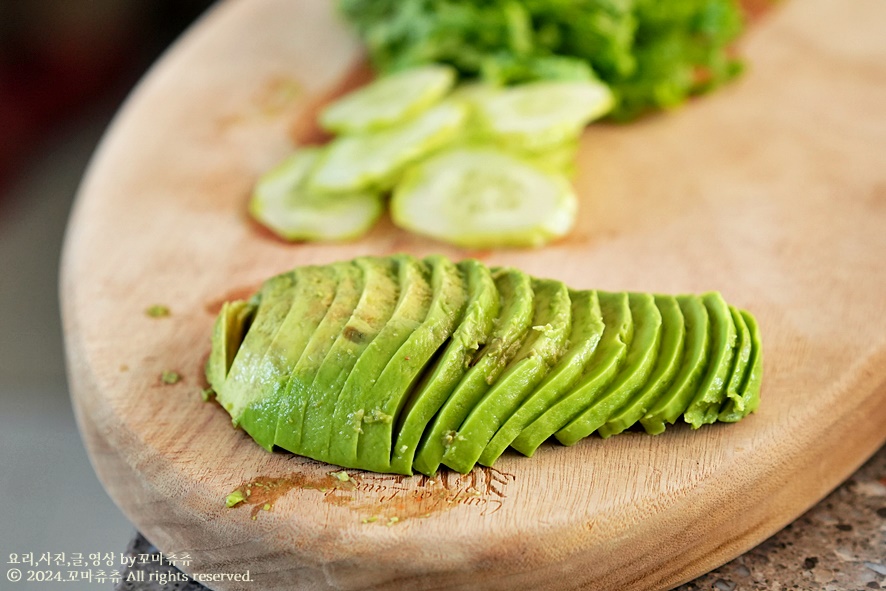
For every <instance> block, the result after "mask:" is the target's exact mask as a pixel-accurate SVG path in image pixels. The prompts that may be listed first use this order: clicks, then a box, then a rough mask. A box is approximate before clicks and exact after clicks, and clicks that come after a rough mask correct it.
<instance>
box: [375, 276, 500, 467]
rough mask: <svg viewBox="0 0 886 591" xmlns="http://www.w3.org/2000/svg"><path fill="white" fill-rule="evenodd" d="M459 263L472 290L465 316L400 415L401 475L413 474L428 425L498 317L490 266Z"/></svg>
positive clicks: (396, 457)
mask: <svg viewBox="0 0 886 591" xmlns="http://www.w3.org/2000/svg"><path fill="white" fill-rule="evenodd" d="M457 266H458V268H459V270H461V272H462V275H463V276H464V277H465V281H466V283H467V290H468V302H467V305H466V306H465V314H464V318H462V321H461V323H459V325H458V327H457V328H456V330H455V332H454V333H453V335H452V338H451V339H449V344H448V345H447V346H446V349H445V351H444V352H443V354H442V355H441V356H440V357H439V359H437V361H436V362H435V363H434V364H433V366H432V367H431V368H429V369H428V370H426V371H425V373H424V375H423V376H422V378H421V381H420V382H419V384H418V385H417V386H416V387H415V389H414V390H413V393H412V395H411V396H410V397H409V400H407V401H406V404H405V406H404V407H403V411H402V412H401V413H400V416H399V417H398V420H397V423H398V427H397V437H396V439H395V443H394V447H393V449H392V454H391V471H392V472H396V473H398V474H407V475H411V474H412V462H413V459H414V458H415V452H416V449H417V447H418V443H419V440H420V439H421V436H422V433H423V432H424V430H425V427H427V425H428V422H430V420H431V419H432V418H433V417H434V415H435V414H436V413H437V411H438V410H440V407H441V406H443V403H444V402H446V399H447V398H448V397H449V395H450V393H451V392H452V390H453V389H454V388H455V386H456V385H457V384H458V382H459V381H460V380H461V378H462V376H464V374H465V372H467V371H468V369H469V366H470V362H471V360H472V359H473V357H474V354H475V353H476V351H477V350H478V349H479V348H480V345H481V344H483V343H486V342H487V341H488V339H489V334H490V333H491V332H492V323H493V321H494V320H495V318H496V317H497V316H498V312H499V298H498V289H496V287H495V281H494V280H493V279H492V274H491V273H490V272H489V269H488V268H487V267H486V265H484V264H482V263H480V262H478V261H476V260H473V259H467V260H464V261H461V262H460V263H458V265H457Z"/></svg>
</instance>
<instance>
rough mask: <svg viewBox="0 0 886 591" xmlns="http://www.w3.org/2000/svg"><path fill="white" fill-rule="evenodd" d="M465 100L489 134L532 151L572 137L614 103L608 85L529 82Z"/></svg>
mask: <svg viewBox="0 0 886 591" xmlns="http://www.w3.org/2000/svg"><path fill="white" fill-rule="evenodd" d="M466 100H467V101H469V102H471V103H472V104H473V106H474V108H475V109H476V111H477V114H478V117H479V119H480V121H481V122H482V125H483V127H484V128H485V129H486V130H487V131H488V132H489V133H491V134H492V135H495V136H498V137H500V138H502V139H504V140H506V141H508V142H509V143H511V144H513V145H519V146H522V147H524V148H525V149H531V150H538V149H541V148H544V147H548V146H553V145H557V144H561V143H564V142H565V141H567V140H569V139H572V138H575V137H577V136H578V135H580V134H581V131H582V129H584V127H585V125H587V124H588V123H590V122H591V121H593V120H594V119H597V118H599V117H602V116H603V115H605V114H606V113H608V112H609V110H610V109H612V106H613V105H614V104H615V101H614V99H613V96H612V92H611V91H610V90H609V87H608V86H606V85H605V84H602V83H600V82H592V81H586V82H553V81H541V82H530V83H528V84H521V85H519V86H513V87H510V88H506V89H503V90H501V91H499V92H489V93H481V92H475V93H470V94H467V95H466Z"/></svg>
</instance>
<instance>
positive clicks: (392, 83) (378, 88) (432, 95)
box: [320, 65, 456, 133]
mask: <svg viewBox="0 0 886 591" xmlns="http://www.w3.org/2000/svg"><path fill="white" fill-rule="evenodd" d="M455 77H456V76H455V70H454V69H452V68H451V67H449V66H443V65H432V66H424V67H420V68H414V69H410V70H405V71H403V72H400V73H397V74H392V75H390V76H385V77H384V78H379V79H377V80H375V81H374V82H372V83H370V84H368V85H367V86H364V87H363V88H361V89H359V90H356V91H354V92H352V93H350V94H347V95H345V96H344V97H343V98H341V99H339V100H337V101H336V102H334V103H332V104H331V105H329V106H328V107H326V109H325V110H324V111H323V112H322V113H321V114H320V125H321V126H322V127H323V128H324V129H327V130H329V131H332V132H335V133H362V132H365V131H371V130H377V129H381V128H384V127H389V126H391V125H394V124H396V123H399V122H400V121H404V120H406V119H409V118H410V117H413V116H415V115H417V114H418V113H420V112H421V111H424V110H425V109H427V108H428V107H430V106H432V105H433V104H434V103H436V102H437V101H439V100H440V99H441V98H443V96H444V95H445V94H446V93H447V92H449V90H450V89H451V88H452V86H453V84H455Z"/></svg>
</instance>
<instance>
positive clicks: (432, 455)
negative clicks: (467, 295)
mask: <svg viewBox="0 0 886 591" xmlns="http://www.w3.org/2000/svg"><path fill="white" fill-rule="evenodd" d="M493 278H494V279H495V286H496V288H497V289H498V292H499V298H500V302H501V305H500V309H499V315H498V317H497V318H496V321H495V325H494V328H493V331H492V335H491V338H490V340H489V342H487V343H485V344H484V346H483V348H482V349H480V350H479V351H478V353H477V355H476V356H475V358H474V360H473V361H472V362H471V363H472V365H473V367H471V368H470V369H469V370H468V372H467V373H466V374H465V376H464V377H463V378H462V380H461V381H460V382H459V383H458V386H456V387H455V390H453V392H452V394H450V396H449V398H448V399H447V400H446V403H445V404H444V405H443V407H442V408H441V409H440V412H439V413H437V416H436V418H435V419H434V421H433V422H432V423H431V425H430V426H429V427H428V429H427V430H426V431H425V433H424V436H423V437H422V441H421V443H419V448H418V453H417V454H416V457H415V462H414V468H415V469H416V470H418V471H419V472H421V473H423V474H427V475H429V476H430V475H433V474H435V473H436V472H437V468H439V466H440V461H441V460H442V458H443V454H444V453H445V452H446V449H447V448H448V447H449V445H451V443H452V440H453V437H454V436H455V430H456V429H458V427H459V426H461V424H462V421H464V419H465V417H466V416H467V415H468V413H469V412H470V411H471V409H472V408H473V407H474V405H476V404H477V401H479V400H480V399H481V398H482V397H483V395H484V394H485V393H486V391H487V390H489V387H490V386H491V385H492V384H493V383H495V380H496V379H498V376H499V375H501V373H502V371H504V368H505V367H506V366H507V364H508V363H509V362H510V360H511V359H512V358H513V356H514V355H516V353H517V351H518V350H519V349H520V347H521V346H522V344H523V339H524V338H525V336H526V333H527V331H528V330H529V326H530V323H531V321H532V312H533V307H534V306H533V293H532V281H531V279H530V277H529V276H528V275H526V274H525V273H523V272H522V271H518V270H517V269H511V268H507V269H493Z"/></svg>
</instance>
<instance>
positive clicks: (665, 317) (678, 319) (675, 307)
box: [597, 295, 686, 438]
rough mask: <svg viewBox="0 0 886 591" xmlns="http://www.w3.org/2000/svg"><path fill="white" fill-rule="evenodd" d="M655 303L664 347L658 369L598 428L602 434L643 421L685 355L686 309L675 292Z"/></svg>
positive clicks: (617, 431) (613, 432)
mask: <svg viewBox="0 0 886 591" xmlns="http://www.w3.org/2000/svg"><path fill="white" fill-rule="evenodd" d="M655 305H656V306H658V310H659V312H661V348H660V350H659V353H658V360H657V361H656V362H655V369H654V370H653V371H652V375H650V376H649V380H648V381H647V382H646V384H645V385H644V386H643V387H642V388H641V389H640V390H639V391H638V392H637V393H636V394H634V396H633V397H632V398H631V399H630V400H628V401H627V402H626V403H625V404H624V405H623V406H622V407H621V408H619V409H618V410H617V411H616V412H615V413H613V415H612V416H611V417H610V418H609V420H607V421H606V424H605V425H602V426H601V427H600V428H599V429H597V432H598V433H599V434H600V436H601V437H604V438H606V437H610V436H612V435H615V434H617V433H621V432H622V431H624V430H625V429H627V428H629V427H630V426H631V425H633V424H634V423H636V422H637V421H639V420H640V419H641V418H642V417H643V415H645V414H646V411H647V410H649V408H650V407H652V405H654V404H655V402H656V400H657V399H658V397H659V396H661V394H662V393H663V392H665V391H666V390H667V389H668V387H669V386H670V385H671V383H672V382H673V381H674V377H676V375H677V370H679V369H680V362H681V361H682V359H683V344H684V341H685V340H686V327H685V326H684V324H683V312H681V311H680V304H679V303H678V302H677V298H675V297H673V296H663V295H657V296H655Z"/></svg>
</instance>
